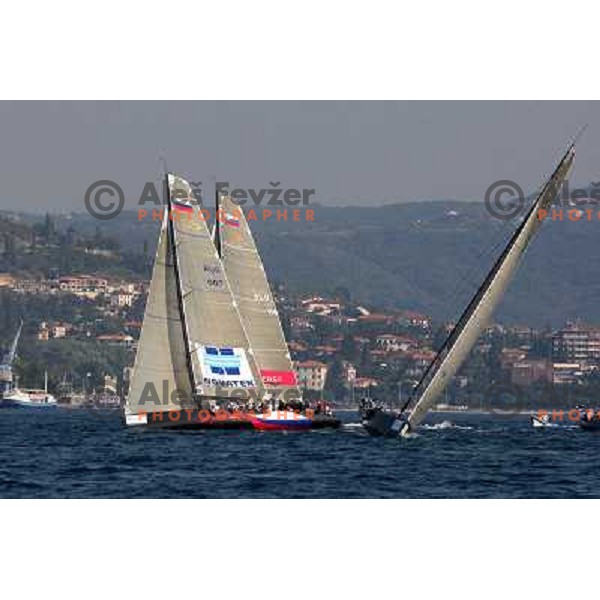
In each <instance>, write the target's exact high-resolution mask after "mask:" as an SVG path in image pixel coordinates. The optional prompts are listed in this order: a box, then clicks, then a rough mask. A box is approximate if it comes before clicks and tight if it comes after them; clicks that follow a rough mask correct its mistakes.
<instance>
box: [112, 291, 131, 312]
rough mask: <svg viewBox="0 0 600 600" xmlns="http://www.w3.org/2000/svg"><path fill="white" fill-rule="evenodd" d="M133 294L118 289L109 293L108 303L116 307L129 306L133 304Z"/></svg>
mask: <svg viewBox="0 0 600 600" xmlns="http://www.w3.org/2000/svg"><path fill="white" fill-rule="evenodd" d="M134 300H135V294H134V293H133V292H128V291H118V292H115V293H112V294H111V295H110V305H111V306H114V307H118V308H124V307H126V306H127V307H129V308H131V306H132V305H133V302H134Z"/></svg>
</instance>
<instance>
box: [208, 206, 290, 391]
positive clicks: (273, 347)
mask: <svg viewBox="0 0 600 600" xmlns="http://www.w3.org/2000/svg"><path fill="white" fill-rule="evenodd" d="M220 219H221V227H220V234H221V240H222V260H223V264H224V266H225V272H226V273H227V277H228V278H229V281H230V283H231V290H232V292H233V297H234V298H235V301H236V304H237V308H238V311H239V313H240V317H241V320H242V324H243V326H244V329H245V331H246V334H247V335H248V339H249V340H250V343H251V345H252V350H253V351H254V357H255V359H256V363H257V365H258V368H259V371H260V375H261V379H262V383H263V385H265V387H267V389H268V387H269V386H274V387H276V388H278V389H284V390H286V398H288V399H291V397H292V396H293V397H294V398H298V399H299V398H300V397H301V394H300V390H299V389H298V385H297V381H296V375H295V373H294V369H293V366H292V361H291V358H290V354H289V350H288V347H287V343H286V341H285V337H284V335H283V330H282V328H281V322H280V320H279V313H278V312H277V306H276V305H275V301H274V300H273V294H272V293H271V288H270V287H269V282H268V280H267V276H266V273H265V269H264V266H263V263H262V261H261V258H260V255H259V253H258V250H257V248H256V244H255V242H254V238H253V237H252V232H251V231H250V227H249V226H248V222H247V221H246V217H245V216H244V213H243V211H242V210H241V208H239V207H238V206H237V205H235V204H234V203H233V201H232V200H231V198H229V197H223V198H222V199H221V210H220ZM290 389H291V390H294V393H293V394H292V393H288V392H287V390H290Z"/></svg>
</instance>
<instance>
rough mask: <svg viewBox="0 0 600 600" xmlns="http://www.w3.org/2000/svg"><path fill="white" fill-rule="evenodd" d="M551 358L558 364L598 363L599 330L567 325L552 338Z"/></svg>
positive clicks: (599, 357) (599, 355)
mask: <svg viewBox="0 0 600 600" xmlns="http://www.w3.org/2000/svg"><path fill="white" fill-rule="evenodd" d="M552 357H553V358H554V360H556V361H559V362H580V361H585V362H596V363H597V362H599V361H600V329H598V328H595V327H590V326H586V325H577V324H572V323H569V324H567V326H566V327H564V328H563V329H560V330H559V331H557V332H555V333H554V334H553V336H552Z"/></svg>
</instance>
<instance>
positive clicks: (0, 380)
mask: <svg viewBox="0 0 600 600" xmlns="http://www.w3.org/2000/svg"><path fill="white" fill-rule="evenodd" d="M22 329H23V319H21V322H20V323H19V328H18V329H17V333H16V334H15V337H14V338H13V341H12V344H11V346H10V348H9V350H8V352H7V353H6V354H5V355H4V356H3V357H2V364H0V397H1V396H2V394H6V393H8V392H10V390H11V389H12V388H13V362H14V360H15V356H16V354H17V346H18V344H19V338H20V337H21V331H22Z"/></svg>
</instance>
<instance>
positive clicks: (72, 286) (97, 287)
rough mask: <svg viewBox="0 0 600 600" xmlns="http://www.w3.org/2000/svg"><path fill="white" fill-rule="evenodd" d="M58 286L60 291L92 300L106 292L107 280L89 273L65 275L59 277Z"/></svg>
mask: <svg viewBox="0 0 600 600" xmlns="http://www.w3.org/2000/svg"><path fill="white" fill-rule="evenodd" d="M58 286H59V289H60V291H61V292H66V293H69V294H74V295H75V296H83V297H86V298H90V299H92V300H94V299H95V298H97V297H98V296H99V295H101V294H106V292H107V289H108V281H107V280H106V279H104V278H103V277H93V276H91V275H79V276H65V277H60V278H59V280H58Z"/></svg>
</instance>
